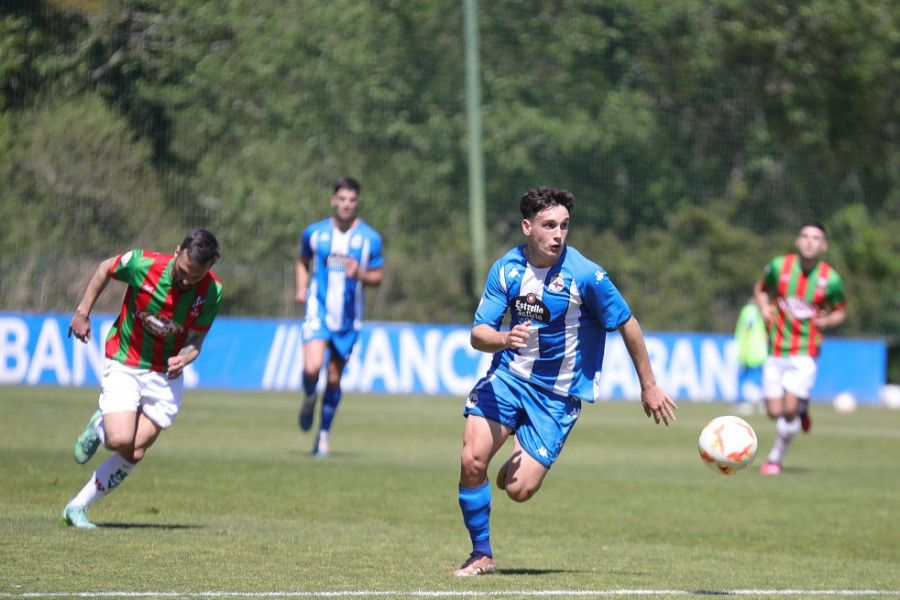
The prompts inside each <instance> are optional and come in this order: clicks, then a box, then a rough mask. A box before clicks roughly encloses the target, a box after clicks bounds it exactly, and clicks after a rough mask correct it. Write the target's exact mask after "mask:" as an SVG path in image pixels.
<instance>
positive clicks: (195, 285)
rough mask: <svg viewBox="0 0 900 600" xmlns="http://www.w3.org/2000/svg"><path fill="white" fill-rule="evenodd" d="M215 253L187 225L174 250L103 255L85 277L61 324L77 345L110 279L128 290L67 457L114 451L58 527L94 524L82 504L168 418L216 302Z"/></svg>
mask: <svg viewBox="0 0 900 600" xmlns="http://www.w3.org/2000/svg"><path fill="white" fill-rule="evenodd" d="M219 252H220V248H219V242H218V241H217V240H216V238H215V236H214V235H213V234H212V233H210V232H209V231H207V230H205V229H194V230H192V231H190V232H188V234H187V235H186V236H185V238H184V241H182V243H181V245H179V246H178V247H176V248H175V253H174V254H161V253H158V252H151V251H148V250H141V249H137V250H130V251H128V252H125V253H124V254H121V255H119V256H113V257H111V258H108V259H106V260H104V261H103V262H102V263H100V266H99V267H98V268H97V270H96V272H95V273H94V275H93V277H92V278H91V280H90V282H89V283H88V287H87V291H85V294H84V298H83V299H82V300H81V303H80V304H79V305H78V308H77V309H76V310H75V315H74V316H73V317H72V321H71V323H70V324H69V336H72V335H74V336H75V337H76V338H77V339H79V340H81V341H82V342H87V341H88V340H89V339H90V337H91V321H90V314H91V310H92V309H93V307H94V304H95V303H96V302H97V299H98V298H99V297H100V294H101V293H102V292H103V290H104V289H106V286H107V285H108V284H109V282H110V280H111V279H116V280H118V281H121V282H123V283H124V284H126V286H127V287H126V290H125V299H124V301H123V302H122V308H121V310H120V312H119V315H118V317H117V318H116V321H115V323H114V324H113V326H112V328H111V329H110V331H109V334H108V335H107V338H106V363H105V365H104V368H103V375H102V377H101V381H100V386H101V393H100V409H99V410H97V411H96V412H95V413H94V415H93V416H92V417H91V420H90V422H89V423H88V426H87V428H86V429H85V430H84V432H83V433H82V434H81V436H79V438H78V441H77V442H76V443H75V460H76V461H77V462H78V463H80V464H84V463H86V462H87V461H88V460H90V458H91V457H92V456H93V455H94V453H95V452H96V451H97V448H98V447H99V446H100V445H101V444H102V445H103V446H105V447H106V448H107V449H109V450H111V451H113V454H112V456H110V457H109V458H108V459H107V460H106V462H104V463H103V464H102V465H100V466H99V467H98V468H97V470H96V471H94V473H93V475H92V476H91V479H90V481H88V483H87V484H86V485H85V486H84V488H82V490H81V491H80V492H79V493H78V495H76V496H75V498H73V499H72V500H71V501H70V502H69V503H68V504H67V505H66V507H65V509H63V513H62V519H63V522H64V523H66V524H68V525H73V526H75V527H80V528H88V529H92V528H94V527H95V525H94V524H93V523H91V522H90V521H89V520H88V518H87V516H86V514H85V510H86V509H87V507H88V506H90V505H91V504H92V503H93V502H95V501H97V500H99V499H100V498H102V497H103V496H105V495H106V494H108V493H109V492H110V491H112V490H113V489H115V488H116V487H117V486H118V485H119V484H121V483H122V481H123V480H124V479H125V478H126V477H127V476H128V474H129V473H131V471H132V470H133V469H134V467H135V466H136V465H137V463H138V462H139V461H140V460H141V459H142V458H143V457H144V454H145V452H146V451H147V449H148V448H149V447H150V446H152V445H153V443H154V442H155V441H156V439H157V438H158V437H159V434H160V433H161V432H162V431H163V430H164V429H168V428H169V427H170V426H171V425H172V423H174V422H175V419H176V417H177V416H178V411H179V409H180V407H181V396H182V389H183V374H184V369H185V367H187V366H188V365H189V364H190V363H192V362H193V361H194V360H195V359H196V358H197V356H199V355H200V348H201V347H202V345H203V340H204V339H205V338H206V334H207V333H208V332H209V329H210V327H211V326H212V323H213V320H214V319H215V318H216V314H218V312H219V304H220V303H221V301H222V284H221V283H220V282H219V280H218V278H217V277H216V276H215V274H213V272H212V271H210V269H211V268H212V266H213V264H215V262H216V260H218V258H219Z"/></svg>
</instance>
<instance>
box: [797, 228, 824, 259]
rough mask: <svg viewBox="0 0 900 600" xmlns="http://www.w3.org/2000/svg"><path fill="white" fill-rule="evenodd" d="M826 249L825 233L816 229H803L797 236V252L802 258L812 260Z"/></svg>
mask: <svg viewBox="0 0 900 600" xmlns="http://www.w3.org/2000/svg"><path fill="white" fill-rule="evenodd" d="M827 249H828V240H827V239H826V238H825V232H823V231H822V230H821V229H819V228H818V227H804V228H803V229H801V230H800V235H798V236H797V251H798V252H799V253H800V256H801V257H802V258H805V259H807V260H814V259H817V258H819V256H821V255H822V253H823V252H825V251H826V250H827Z"/></svg>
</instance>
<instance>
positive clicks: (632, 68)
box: [0, 0, 900, 336]
mask: <svg viewBox="0 0 900 600" xmlns="http://www.w3.org/2000/svg"><path fill="white" fill-rule="evenodd" d="M101 5H102V10H98V6H101ZM478 9H479V10H478V18H479V31H480V41H481V43H480V47H479V53H480V57H481V65H480V67H481V76H482V88H483V92H482V93H483V106H482V108H483V124H484V143H485V160H486V172H487V182H486V192H487V215H488V217H487V218H488V229H489V232H490V240H489V242H488V243H489V246H490V248H489V250H488V252H489V254H490V257H489V258H490V259H493V258H496V257H497V256H499V255H500V254H502V252H503V251H505V250H506V249H507V248H508V247H509V246H510V245H512V244H516V243H519V242H520V240H521V235H520V232H519V227H518V221H519V218H520V217H519V215H518V211H517V205H518V198H519V196H520V195H521V193H522V192H523V191H524V190H525V189H526V188H528V187H530V186H533V185H538V184H552V185H560V186H563V187H567V188H569V189H572V190H573V191H574V192H575V194H576V197H577V198H578V206H577V209H576V212H575V221H574V222H573V236H572V242H573V244H574V245H576V246H578V247H580V248H581V249H582V250H584V251H586V252H587V254H588V255H589V256H591V257H592V258H595V259H596V260H597V261H598V262H599V263H600V264H602V265H603V266H604V267H605V268H607V269H608V270H609V271H610V273H611V274H613V275H614V277H615V279H616V281H617V282H619V284H620V285H621V287H622V288H623V290H624V291H626V296H627V297H628V299H629V302H630V303H631V304H632V305H633V308H634V309H635V312H636V314H638V315H639V318H640V319H641V320H642V322H643V323H644V324H645V325H646V326H650V327H653V328H654V329H667V330H684V329H691V330H711V331H731V330H732V327H733V322H734V319H735V318H736V315H737V312H738V310H739V309H740V307H741V306H742V305H743V303H744V300H745V299H746V297H747V294H748V293H749V291H750V288H751V286H752V284H753V281H754V280H755V278H756V277H757V276H758V273H759V271H760V269H761V268H762V265H763V264H764V263H765V262H766V261H767V260H768V259H769V258H771V256H772V255H774V254H777V253H783V252H789V251H791V250H792V248H793V246H792V242H793V239H794V236H795V234H796V228H797V226H798V225H799V224H800V223H801V222H802V221H804V220H807V219H809V218H818V219H820V220H822V221H824V222H825V223H826V225H829V226H830V228H831V230H832V234H831V236H830V240H831V246H832V248H831V252H830V253H829V255H828V259H829V260H831V262H833V263H834V264H835V266H836V267H837V268H838V269H839V271H840V272H841V273H842V275H843V276H844V278H845V279H846V280H847V283H848V286H847V287H848V296H849V298H850V319H849V320H848V323H847V324H846V325H845V326H844V327H843V328H842V330H841V334H843V335H866V336H872V335H879V336H895V335H897V334H898V333H900V320H898V316H897V315H898V314H900V313H898V311H897V310H896V308H897V307H896V299H895V296H896V294H894V293H893V289H892V288H893V287H894V286H893V281H894V277H893V276H894V275H895V274H896V273H897V266H896V265H895V264H894V262H895V260H894V258H893V257H894V256H896V254H897V253H896V244H895V242H894V241H893V240H894V237H895V236H894V235H893V231H894V229H895V227H894V225H895V223H896V221H897V219H900V193H898V191H900V169H898V168H897V167H898V165H900V138H898V136H900V109H898V106H900V86H898V84H897V83H896V82H898V81H900V77H898V73H897V70H898V69H900V62H898V61H897V60H896V57H895V55H896V47H897V40H898V39H900V7H898V5H896V3H891V2H888V1H887V0H876V1H874V2H868V3H865V4H861V3H859V2H857V1H856V0H835V1H828V2H826V1H825V0H806V1H804V2H801V3H787V2H782V1H780V0H767V1H766V2H763V3H755V4H747V3H745V2H738V1H736V0H715V1H713V2H697V1H696V0H670V1H666V2H660V1H659V0H629V1H623V0H608V1H605V2H586V1H585V0H563V1H560V2H522V1H521V0H497V1H495V2H481V3H479V7H478ZM0 33H2V35H0V152H2V153H3V158H4V160H3V161H0V187H2V189H3V190H4V194H3V196H2V198H0V203H2V206H3V210H4V216H6V215H9V216H10V218H14V219H16V221H17V222H20V223H21V224H22V225H21V227H17V228H16V230H15V231H7V230H4V231H3V232H2V234H0V249H2V250H3V254H2V258H0V261H2V266H3V270H4V277H3V278H2V283H0V302H2V304H3V305H4V306H5V307H9V308H15V309H20V310H60V311H69V310H71V307H72V306H73V305H74V304H75V302H76V301H77V297H78V295H79V294H80V290H79V289H78V288H79V287H80V283H81V281H80V280H79V278H77V277H74V275H73V270H74V269H83V265H84V264H86V263H94V262H95V261H97V260H99V259H100V258H102V257H104V256H105V255H107V254H109V253H111V252H115V251H120V250H121V249H123V248H121V247H120V244H121V243H124V242H128V243H129V244H131V243H136V240H138V239H140V240H142V242H141V243H146V244H147V245H149V246H151V247H155V248H160V249H168V248H169V247H171V246H173V245H174V244H175V243H177V242H178V240H179V238H180V235H181V234H182V233H183V230H184V229H186V228H187V227H192V226H198V225H204V226H207V227H209V228H211V229H213V230H214V231H216V233H217V234H218V235H219V237H220V238H221V239H222V241H223V244H224V247H225V253H224V257H223V260H222V262H221V264H220V265H219V266H218V268H217V270H218V271H219V273H220V275H222V276H223V278H224V279H225V280H226V289H227V297H228V302H226V304H225V307H224V311H225V313H227V314H241V315H267V316H279V317H293V316H296V314H297V309H296V307H295V306H294V303H293V286H294V281H293V261H294V260H295V258H296V250H297V245H298V243H299V239H300V234H301V231H302V229H303V227H304V226H305V225H307V224H308V223H310V222H313V221H316V220H319V219H321V218H324V217H325V216H327V215H328V214H329V207H328V204H327V198H328V196H329V194H330V191H331V190H330V186H331V183H332V181H333V180H334V179H335V178H336V177H337V176H339V175H342V174H350V175H353V176H355V177H357V178H359V179H360V180H361V181H362V184H363V207H362V216H363V218H365V219H366V220H367V221H369V222H370V223H371V224H373V225H374V226H375V227H376V228H377V229H379V230H380V231H381V232H382V233H383V234H384V238H385V241H386V253H387V256H388V268H387V270H386V279H385V282H384V284H383V285H382V287H381V289H379V290H373V291H372V293H370V294H369V303H370V307H369V309H370V310H369V317H370V318H372V319H385V320H427V321H447V322H457V323H465V322H469V321H470V320H471V313H472V308H473V305H474V303H475V302H476V301H477V294H478V292H479V290H477V289H473V288H472V284H471V282H470V279H471V270H472V267H471V266H470V264H471V260H470V259H471V256H470V255H471V248H470V247H469V240H468V233H469V232H468V216H467V210H468V208H467V200H466V199H467V194H468V189H469V185H468V180H467V165H466V158H467V147H466V144H467V139H468V138H467V126H468V125H467V123H466V120H465V96H464V93H465V89H464V85H463V82H464V79H465V78H464V61H463V57H464V48H463V36H462V8H461V6H460V5H458V4H457V3H446V2H437V1H436V0H422V1H420V2H415V3H404V2H397V1H394V0H377V1H373V2H357V1H354V0H334V1H332V2H316V1H313V0H290V1H287V2H263V3H260V2H257V1H254V2H251V1H250V0H229V1H228V2H224V3H223V2H197V1H196V0H109V1H108V2H105V3H103V2H101V3H97V2H93V3H88V2H53V3H50V2H37V3H27V2H24V3H23V2H15V3H11V4H5V5H3V6H0ZM50 174H53V176H51V175H50ZM51 214H56V215H60V214H65V215H67V218H68V219H70V220H71V221H72V222H73V223H75V224H77V226H78V227H79V228H80V229H79V231H80V232H86V233H85V234H83V235H80V234H73V229H72V228H71V226H70V223H69V221H59V220H53V219H51V218H50V215H51ZM57 223H59V224H58V225H57ZM37 232H40V234H38V233H37ZM38 256H39V257H41V258H36V257H38ZM58 256H65V257H72V260H73V263H74V265H75V266H73V267H70V268H61V267H60V265H59V260H58V258H56V257H58ZM73 280H75V281H76V282H77V283H78V284H79V285H75V284H74V283H72V281H73ZM8 282H9V283H8ZM23 286H24V287H23ZM23 289H24V291H22V290H23ZM47 289H52V290H53V291H52V293H42V291H41V290H47ZM35 298H39V301H37V302H36V301H35Z"/></svg>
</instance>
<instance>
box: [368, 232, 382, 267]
mask: <svg viewBox="0 0 900 600" xmlns="http://www.w3.org/2000/svg"><path fill="white" fill-rule="evenodd" d="M370 244H371V245H370V248H369V266H368V268H369V269H370V270H374V269H380V268H381V267H383V266H384V255H383V254H382V246H383V242H382V240H381V236H380V235H378V233H377V232H376V231H375V230H374V229H373V230H372V236H371V242H370Z"/></svg>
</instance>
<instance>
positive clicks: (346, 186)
mask: <svg viewBox="0 0 900 600" xmlns="http://www.w3.org/2000/svg"><path fill="white" fill-rule="evenodd" d="M340 190H350V191H351V192H355V193H356V195H357V196H359V195H360V194H361V193H362V187H361V186H360V185H359V182H358V181H357V180H355V179H353V178H352V177H349V176H347V175H344V176H343V177H338V180H337V181H335V182H334V193H335V194H337V193H338V191H340Z"/></svg>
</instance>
